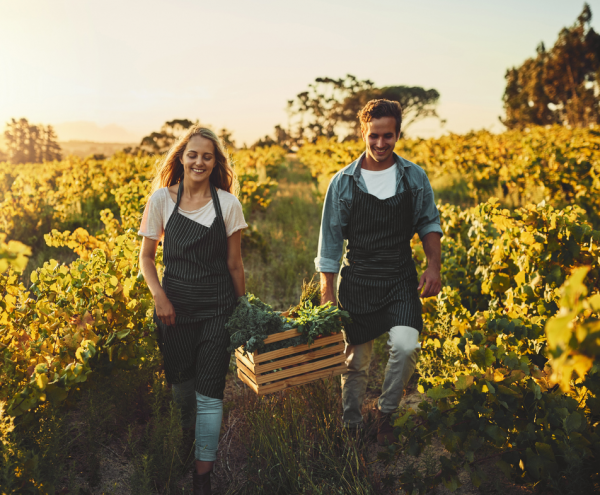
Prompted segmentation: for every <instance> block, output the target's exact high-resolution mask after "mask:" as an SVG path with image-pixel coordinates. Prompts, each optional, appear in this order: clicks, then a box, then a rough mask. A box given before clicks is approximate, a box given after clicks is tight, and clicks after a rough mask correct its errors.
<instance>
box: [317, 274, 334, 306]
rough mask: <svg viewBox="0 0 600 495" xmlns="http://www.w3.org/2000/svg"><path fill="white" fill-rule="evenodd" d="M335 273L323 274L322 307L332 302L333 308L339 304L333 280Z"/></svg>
mask: <svg viewBox="0 0 600 495" xmlns="http://www.w3.org/2000/svg"><path fill="white" fill-rule="evenodd" d="M334 277H335V273H321V305H323V304H327V303H328V302H330V303H331V304H332V305H333V306H335V305H336V304H337V301H336V298H335V289H334V287H333V279H334Z"/></svg>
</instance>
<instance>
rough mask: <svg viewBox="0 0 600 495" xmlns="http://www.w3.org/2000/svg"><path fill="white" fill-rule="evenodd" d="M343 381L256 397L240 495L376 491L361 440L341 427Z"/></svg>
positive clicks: (362, 494)
mask: <svg viewBox="0 0 600 495" xmlns="http://www.w3.org/2000/svg"><path fill="white" fill-rule="evenodd" d="M340 398H341V393H340V385H339V379H332V380H321V381H317V382H313V383H311V384H309V385H306V386H303V387H298V388H295V389H291V390H287V391H284V392H282V393H280V394H275V395H271V396H267V397H262V398H258V399H256V401H255V403H254V404H253V405H252V408H251V409H247V411H246V418H247V424H248V435H249V441H248V445H247V450H248V452H249V458H248V465H247V467H246V475H247V482H246V483H245V484H244V485H243V486H241V487H240V488H239V489H238V490H236V493H240V494H244V495H253V494H266V493H268V494H273V495H276V494H281V495H284V494H286V495H287V494H301V493H302V494H312V495H333V494H340V495H341V494H352V495H354V494H359V495H368V494H372V493H375V492H374V490H373V487H372V486H371V483H370V482H369V479H368V474H367V468H366V465H365V462H364V459H363V457H362V454H361V451H360V448H359V446H358V445H357V443H356V440H355V439H354V438H352V437H351V436H350V435H349V434H348V432H347V430H344V429H343V428H342V426H341V422H340V417H341V412H342V408H341V399H340Z"/></svg>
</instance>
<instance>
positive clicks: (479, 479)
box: [471, 466, 486, 488]
mask: <svg viewBox="0 0 600 495" xmlns="http://www.w3.org/2000/svg"><path fill="white" fill-rule="evenodd" d="M485 480H486V475H485V473H484V472H483V471H482V470H481V469H480V468H479V467H478V466H473V468H472V471H471V483H473V485H474V486H475V487H476V488H479V487H480V486H481V484H482V483H483V482H484V481H485Z"/></svg>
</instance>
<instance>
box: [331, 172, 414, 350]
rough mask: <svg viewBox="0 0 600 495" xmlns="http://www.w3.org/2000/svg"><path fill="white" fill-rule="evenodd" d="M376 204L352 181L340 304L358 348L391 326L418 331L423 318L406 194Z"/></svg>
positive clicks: (350, 337)
mask: <svg viewBox="0 0 600 495" xmlns="http://www.w3.org/2000/svg"><path fill="white" fill-rule="evenodd" d="M402 180H403V181H404V191H403V192H401V193H399V194H396V195H395V196H392V197H391V198H388V199H385V200H380V199H378V198H377V197H375V196H373V195H371V194H368V193H365V192H363V191H362V190H361V189H360V188H359V187H358V186H357V184H356V182H354V185H353V191H352V206H351V208H350V222H349V225H348V247H347V249H346V255H345V256H344V259H343V261H342V265H343V267H342V270H341V273H340V276H341V281H340V286H339V301H340V305H341V306H342V307H343V308H344V309H345V310H347V311H348V312H349V313H350V315H351V317H352V320H353V323H352V324H351V325H348V326H347V327H346V329H345V331H346V338H347V340H348V342H349V343H350V344H353V345H358V344H364V343H365V342H368V341H370V340H373V339H375V338H377V337H378V336H379V335H381V334H383V333H385V332H387V331H389V329H390V328H392V327H394V326H409V327H413V328H416V329H417V330H418V331H421V330H422V328H423V318H422V315H421V312H422V309H421V300H420V298H419V294H418V291H417V286H418V279H417V270H416V268H415V264H414V261H413V259H412V251H411V248H410V239H411V238H412V235H413V226H412V198H411V195H412V190H411V189H410V188H409V185H408V182H407V180H406V175H404V176H403V177H402Z"/></svg>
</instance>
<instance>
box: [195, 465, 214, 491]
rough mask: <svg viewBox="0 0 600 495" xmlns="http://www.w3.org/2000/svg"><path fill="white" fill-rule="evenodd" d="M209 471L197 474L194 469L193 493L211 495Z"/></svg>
mask: <svg viewBox="0 0 600 495" xmlns="http://www.w3.org/2000/svg"><path fill="white" fill-rule="evenodd" d="M210 473H212V471H209V472H208V473H204V474H198V473H197V472H196V470H195V469H194V474H193V482H194V483H193V484H194V492H193V493H194V495H212V490H211V488H210Z"/></svg>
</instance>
